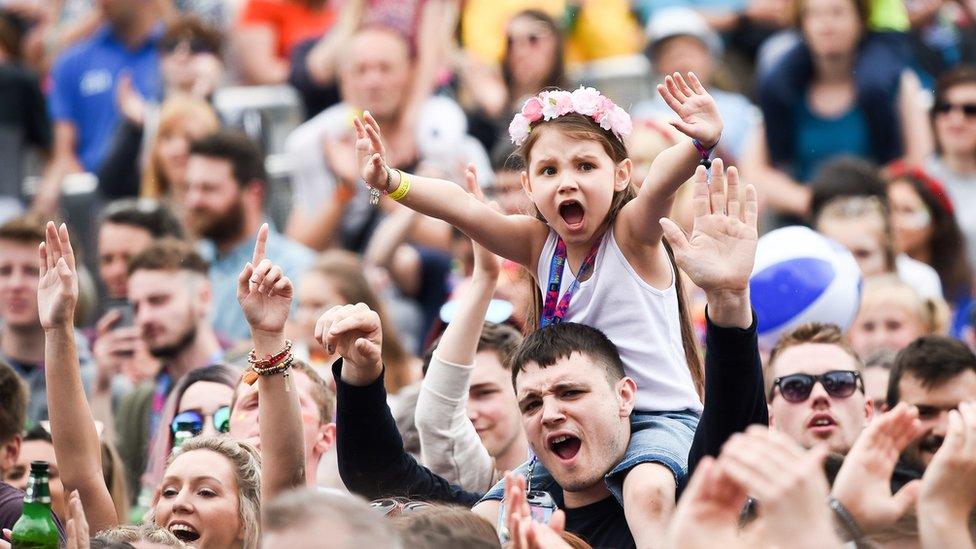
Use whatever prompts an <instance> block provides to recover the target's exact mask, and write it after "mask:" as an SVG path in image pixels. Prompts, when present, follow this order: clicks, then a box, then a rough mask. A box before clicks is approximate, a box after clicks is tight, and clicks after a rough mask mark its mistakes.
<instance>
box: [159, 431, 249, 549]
mask: <svg viewBox="0 0 976 549" xmlns="http://www.w3.org/2000/svg"><path fill="white" fill-rule="evenodd" d="M196 450H209V451H211V452H214V453H217V454H220V455H221V456H223V457H224V458H226V459H227V460H228V461H230V463H231V466H232V467H233V468H234V478H235V480H236V482H237V510H238V519H239V520H240V521H241V525H242V526H243V528H244V542H243V546H242V547H243V549H257V547H258V541H259V539H260V536H261V455H260V454H259V453H258V451H257V449H256V448H255V447H254V446H252V445H251V444H249V443H247V442H243V441H239V440H235V439H233V438H231V437H228V436H216V437H195V438H191V439H190V440H187V441H186V442H184V443H183V444H181V445H180V447H179V448H176V449H175V450H173V454H172V455H171V456H170V458H169V462H168V463H167V467H168V466H169V465H172V464H173V461H175V460H176V459H177V458H179V457H180V456H181V455H183V454H186V453H188V452H193V451H196ZM159 496H160V492H159V488H158V487H157V489H156V495H155V498H154V499H153V506H152V508H151V509H149V511H148V512H147V513H146V517H145V519H144V521H145V522H146V523H147V524H155V522H156V505H157V504H158V502H159ZM157 526H158V525H157ZM214 526H217V525H212V524H210V525H207V527H214Z"/></svg>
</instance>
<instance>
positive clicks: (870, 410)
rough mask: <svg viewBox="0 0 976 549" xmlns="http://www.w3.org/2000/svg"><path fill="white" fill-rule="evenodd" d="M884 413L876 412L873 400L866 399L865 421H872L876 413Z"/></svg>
mask: <svg viewBox="0 0 976 549" xmlns="http://www.w3.org/2000/svg"><path fill="white" fill-rule="evenodd" d="M882 411H883V410H875V409H874V401H873V400H871V399H870V398H865V399H864V419H866V420H867V421H871V418H873V417H874V414H875V413H879V414H880V413H881V412H882Z"/></svg>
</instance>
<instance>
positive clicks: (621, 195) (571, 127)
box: [514, 113, 705, 398]
mask: <svg viewBox="0 0 976 549" xmlns="http://www.w3.org/2000/svg"><path fill="white" fill-rule="evenodd" d="M543 124H544V125H545V126H546V127H548V128H558V129H559V130H560V131H562V132H563V133H564V134H566V135H567V136H569V137H572V138H574V139H580V140H584V139H585V140H590V141H597V142H598V143H600V145H602V146H603V149H604V150H605V151H606V153H607V154H608V155H609V156H610V158H611V159H612V160H613V162H614V163H617V164H618V163H620V162H623V161H624V160H625V159H626V158H627V157H628V154H627V147H626V146H625V145H624V143H623V142H622V141H621V140H620V139H617V137H616V136H615V135H613V134H612V133H610V132H609V131H608V130H604V129H603V128H601V127H600V126H599V125H597V123H596V122H593V121H592V120H591V119H590V118H588V117H585V116H583V115H580V114H575V113H573V114H567V115H563V116H560V117H558V118H554V119H552V120H549V121H545V122H539V123H538V124H537V125H535V126H533V127H532V130H531V131H530V132H529V137H528V138H527V139H526V140H525V142H524V143H523V144H522V146H520V147H518V148H517V149H516V150H515V153H514V154H515V155H517V156H518V157H520V159H521V161H522V165H523V166H524V169H526V170H528V168H529V152H530V151H531V150H532V146H533V145H534V144H535V142H536V141H537V140H538V139H539V133H540V132H539V128H540V126H542V125H543ZM637 191H638V189H637V186H636V185H634V183H633V182H630V184H628V185H627V188H625V189H623V190H621V191H615V192H614V193H613V199H612V200H611V201H610V212H609V213H608V214H607V219H606V221H605V222H604V223H603V226H602V231H607V230H611V229H612V227H613V222H614V220H616V219H617V214H619V213H620V210H621V209H623V207H624V205H625V204H627V203H628V202H630V201H631V200H633V199H634V198H637ZM535 215H536V217H537V218H538V219H541V220H542V221H543V222H546V223H548V222H547V221H546V219H545V218H544V217H543V216H542V213H541V212H540V211H539V210H538V208H536V211H535ZM661 243H662V244H664V249H665V250H666V251H667V253H668V261H669V262H670V263H671V266H672V267H673V269H674V290H675V293H676V294H677V296H678V322H679V323H680V325H681V346H682V347H683V348H684V351H685V359H686V361H687V363H688V371H689V372H690V373H691V380H692V382H693V383H694V384H695V390H696V391H697V392H698V397H699V398H703V397H704V394H705V370H704V366H703V364H702V357H701V354H700V353H699V351H698V344H697V337H696V335H695V330H694V328H693V327H692V323H691V315H690V314H689V311H688V303H687V296H686V295H685V291H684V284H683V283H682V281H681V272H680V270H679V269H678V265H677V264H676V263H675V262H674V252H673V251H672V250H671V246H670V245H669V244H668V242H667V240H664V239H663V238H662V239H661ZM526 272H528V271H527V270H526ZM528 274H529V276H528V283H529V284H531V285H532V296H533V307H532V311H531V312H530V314H529V315H528V319H527V322H526V323H525V331H526V335H528V333H531V332H532V331H534V330H536V329H537V328H538V326H539V320H540V318H541V315H542V307H543V305H544V303H543V301H542V294H541V293H540V291H539V288H538V286H537V285H536V283H535V277H534V276H533V275H534V273H528Z"/></svg>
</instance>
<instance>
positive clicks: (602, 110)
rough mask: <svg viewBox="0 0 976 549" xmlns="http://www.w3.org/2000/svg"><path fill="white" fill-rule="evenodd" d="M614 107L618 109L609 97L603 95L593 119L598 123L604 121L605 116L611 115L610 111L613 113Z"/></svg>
mask: <svg viewBox="0 0 976 549" xmlns="http://www.w3.org/2000/svg"><path fill="white" fill-rule="evenodd" d="M614 107H616V105H614V104H613V101H611V100H610V98H609V97H607V96H605V95H601V96H600V101H599V102H598V103H597V106H596V113H594V114H593V119H594V120H596V121H600V120H602V119H603V117H604V116H605V115H607V114H610V111H612V110H613V109H614Z"/></svg>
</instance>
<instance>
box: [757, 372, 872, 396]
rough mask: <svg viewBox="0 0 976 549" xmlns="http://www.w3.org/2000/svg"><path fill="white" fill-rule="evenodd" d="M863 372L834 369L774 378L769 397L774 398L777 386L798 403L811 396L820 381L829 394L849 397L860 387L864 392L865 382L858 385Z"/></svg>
mask: <svg viewBox="0 0 976 549" xmlns="http://www.w3.org/2000/svg"><path fill="white" fill-rule="evenodd" d="M860 379H861V374H860V373H858V372H855V371H853V370H832V371H830V372H827V373H826V374H823V375H819V376H813V375H810V374H791V375H788V376H782V377H778V378H776V379H775V380H773V388H772V389H771V390H770V392H769V399H770V400H772V399H773V394H774V393H775V391H776V388H777V387H779V393H780V394H781V395H783V400H785V401H786V402H792V403H798V402H803V401H805V400H806V399H808V398H810V393H811V392H813V386H814V385H816V384H817V382H819V383H820V384H821V385H823V388H824V390H825V391H827V394H828V395H830V396H832V397H834V398H847V397H849V396H851V395H853V394H854V391H856V390H857V389H858V388H860V389H861V392H862V393H863V392H864V383H863V382H862V383H861V384H860V387H859V386H858V385H859V384H858V381H859V380H860Z"/></svg>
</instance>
